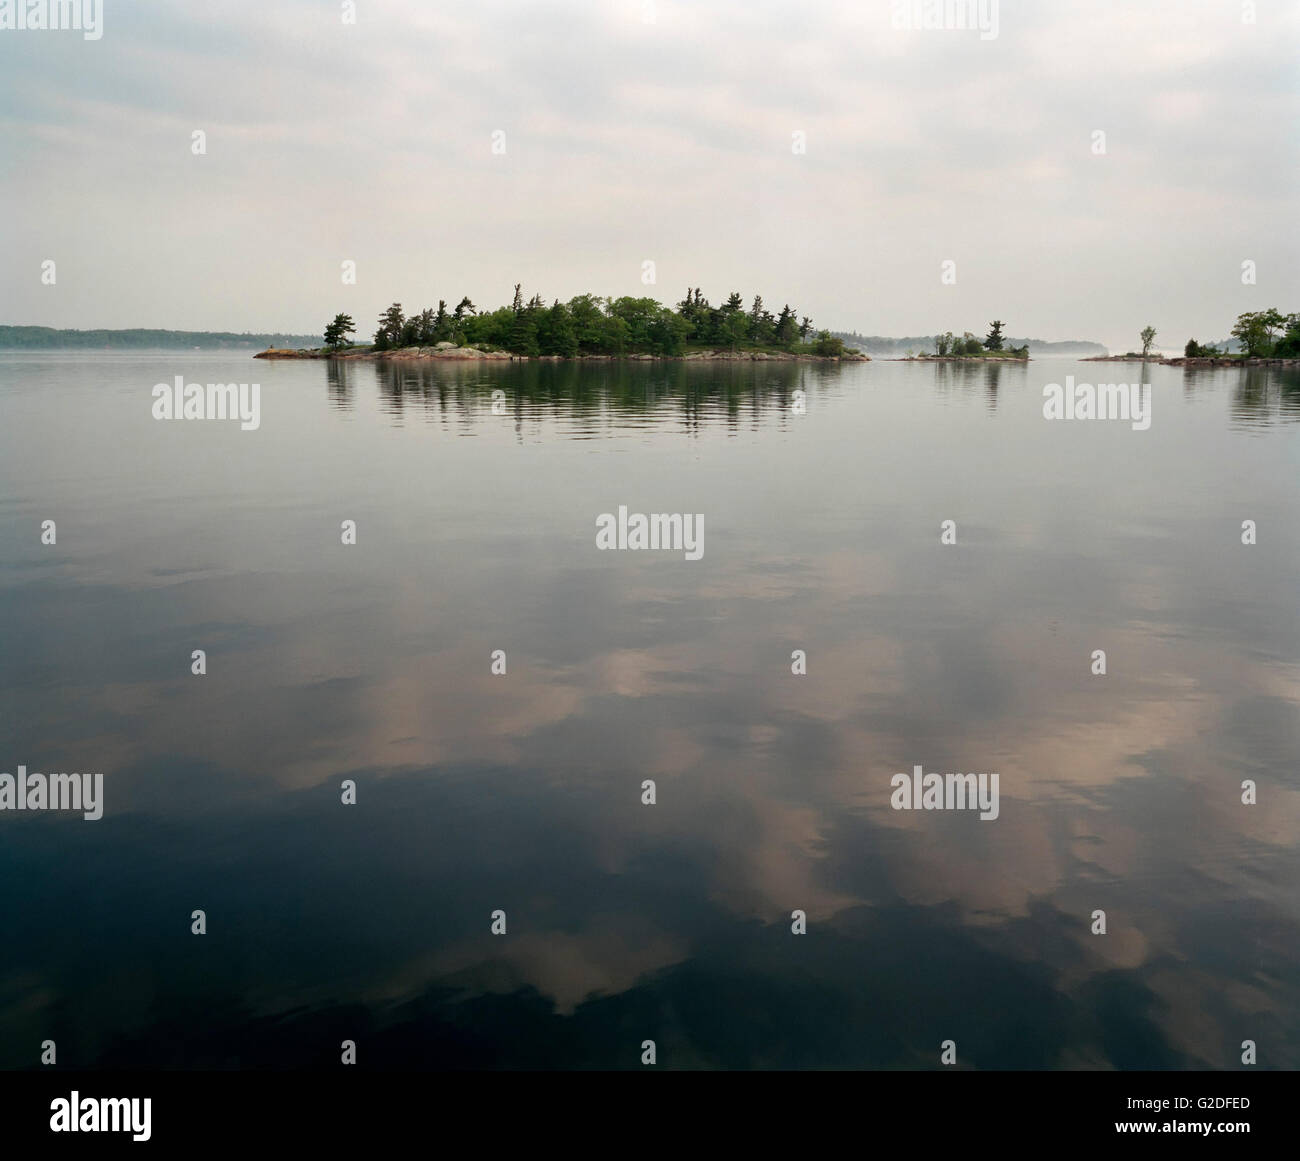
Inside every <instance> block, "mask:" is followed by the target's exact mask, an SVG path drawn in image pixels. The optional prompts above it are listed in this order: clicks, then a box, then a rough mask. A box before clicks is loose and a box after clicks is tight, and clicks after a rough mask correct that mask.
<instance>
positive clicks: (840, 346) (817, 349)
mask: <svg viewBox="0 0 1300 1161" xmlns="http://www.w3.org/2000/svg"><path fill="white" fill-rule="evenodd" d="M813 354H814V355H822V356H826V357H830V358H836V359H838V358H839V357H840V356H841V355H843V354H844V340H843V339H837V338H835V337H834V336H833V335H832V334H831V332H830V331H818V332H817V341H816V342H815V343H813Z"/></svg>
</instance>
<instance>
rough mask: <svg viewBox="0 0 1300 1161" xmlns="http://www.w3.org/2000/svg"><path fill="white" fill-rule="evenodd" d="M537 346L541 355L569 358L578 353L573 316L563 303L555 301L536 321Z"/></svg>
mask: <svg viewBox="0 0 1300 1161" xmlns="http://www.w3.org/2000/svg"><path fill="white" fill-rule="evenodd" d="M537 345H538V347H539V348H540V349H541V352H542V354H543V355H563V356H565V357H566V358H571V357H572V356H574V355H576V354H577V353H578V336H577V334H576V333H575V331H574V329H573V315H572V314H571V313H570V312H569V308H568V307H567V306H565V305H564V303H562V302H559V301H558V300H557V301H556V303H555V305H554V306H552V307H551V309H550V310H548V311H546V312H545V313H544V314H542V315H541V317H540V318H539V320H538V325H537Z"/></svg>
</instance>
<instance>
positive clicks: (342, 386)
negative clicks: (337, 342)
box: [325, 359, 357, 411]
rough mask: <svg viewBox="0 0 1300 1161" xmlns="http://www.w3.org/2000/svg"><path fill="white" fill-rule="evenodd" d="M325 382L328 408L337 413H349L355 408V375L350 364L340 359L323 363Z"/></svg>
mask: <svg viewBox="0 0 1300 1161" xmlns="http://www.w3.org/2000/svg"><path fill="white" fill-rule="evenodd" d="M325 381H326V384H327V386H328V388H329V396H330V406H331V407H333V408H334V409H335V410H337V411H351V410H352V409H353V408H354V407H355V406H356V392H357V383H356V373H355V368H353V366H352V364H351V363H349V362H347V361H346V360H341V359H327V360H326V361H325Z"/></svg>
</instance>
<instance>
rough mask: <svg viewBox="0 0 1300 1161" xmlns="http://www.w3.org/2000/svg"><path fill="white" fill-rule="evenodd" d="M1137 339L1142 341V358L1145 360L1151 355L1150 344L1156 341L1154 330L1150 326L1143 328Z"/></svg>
mask: <svg viewBox="0 0 1300 1161" xmlns="http://www.w3.org/2000/svg"><path fill="white" fill-rule="evenodd" d="M1139 337H1140V338H1141V339H1142V357H1143V358H1144V359H1145V358H1146V357H1147V356H1148V355H1149V354H1150V353H1151V344H1152V343H1154V342H1155V341H1156V328H1155V327H1153V326H1150V325H1148V326H1145V327H1143V328H1142V334H1141V335H1140V336H1139Z"/></svg>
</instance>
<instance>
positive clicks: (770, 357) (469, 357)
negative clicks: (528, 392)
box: [253, 347, 871, 363]
mask: <svg viewBox="0 0 1300 1161" xmlns="http://www.w3.org/2000/svg"><path fill="white" fill-rule="evenodd" d="M253 358H255V359H374V360H395V361H398V362H426V361H436V360H446V361H448V362H461V363H464V362H481V361H490V362H501V363H839V362H848V363H869V362H871V356H870V355H863V354H860V353H858V352H856V351H845V352H844V354H843V355H804V354H794V353H792V352H790V351H692V352H690V353H689V354H685V355H647V354H634V355H515V354H511V353H510V352H509V351H480V350H478V349H477V348H475V347H444V348H438V347H398V348H396V349H394V350H389V351H376V350H373V349H371V348H364V349H361V350H347V349H344V350H339V351H332V350H330V349H329V348H327V347H317V348H311V349H303V350H288V349H283V348H275V347H269V348H267V349H266V350H265V351H259V352H258V353H257V354H256V355H254V356H253Z"/></svg>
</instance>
